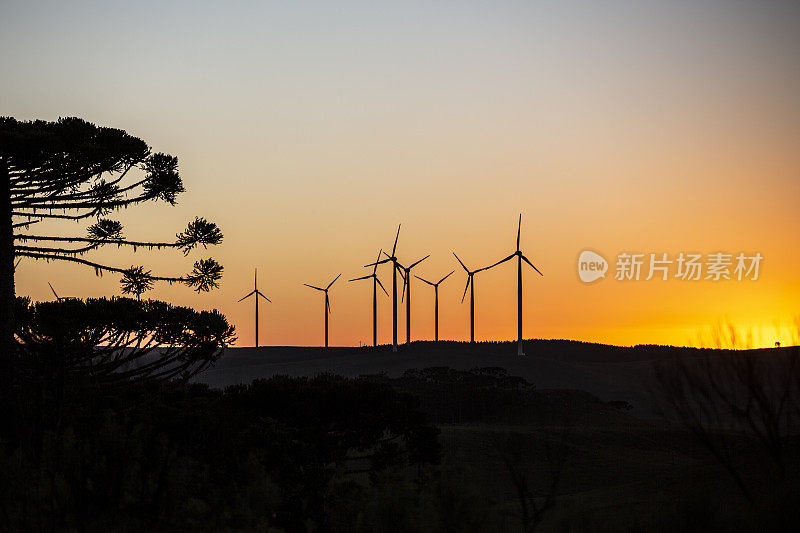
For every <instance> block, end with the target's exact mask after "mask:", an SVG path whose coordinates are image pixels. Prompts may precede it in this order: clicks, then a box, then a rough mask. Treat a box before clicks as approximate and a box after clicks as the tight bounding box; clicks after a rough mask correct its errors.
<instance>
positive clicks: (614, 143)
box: [0, 0, 800, 346]
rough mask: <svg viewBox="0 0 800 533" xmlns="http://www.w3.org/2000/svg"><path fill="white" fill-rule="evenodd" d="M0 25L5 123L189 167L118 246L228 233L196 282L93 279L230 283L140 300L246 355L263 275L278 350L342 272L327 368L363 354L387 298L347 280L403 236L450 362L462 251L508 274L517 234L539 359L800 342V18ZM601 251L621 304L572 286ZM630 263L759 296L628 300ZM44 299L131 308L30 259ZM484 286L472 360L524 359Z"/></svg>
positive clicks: (434, 9) (389, 18)
mask: <svg viewBox="0 0 800 533" xmlns="http://www.w3.org/2000/svg"><path fill="white" fill-rule="evenodd" d="M2 13H3V14H2V17H0V45H1V46H2V50H3V53H2V54H0V76H2V82H3V83H2V86H3V88H2V91H0V115H8V116H13V117H15V118H17V119H20V120H30V119H46V120H55V119H57V118H58V117H59V116H78V117H81V118H84V119H86V120H89V121H91V122H93V123H95V124H98V125H102V126H111V127H116V128H122V129H125V130H127V131H128V132H129V133H131V134H133V135H136V136H138V137H141V138H142V139H144V140H145V141H146V142H147V143H148V144H149V145H150V146H152V148H153V150H155V151H163V152H167V153H170V154H173V155H176V156H178V158H179V161H180V170H181V175H182V177H183V180H184V184H185V186H186V189H187V192H186V193H184V194H183V195H182V196H181V197H180V198H179V204H178V206H177V207H170V206H168V205H164V204H149V205H147V206H145V207H140V208H136V209H131V210H129V211H125V212H122V213H120V214H119V215H118V216H117V217H116V218H119V219H120V220H121V221H123V223H125V225H126V235H127V236H128V237H129V238H131V239H155V240H161V239H170V238H172V237H173V236H174V234H175V233H176V232H178V231H181V230H182V229H183V228H184V227H185V225H186V223H187V222H188V221H190V220H191V219H193V218H194V216H196V215H199V216H204V217H207V218H209V219H210V220H213V221H215V222H217V223H218V224H219V225H220V227H221V228H222V230H223V232H224V234H225V241H224V243H223V244H222V245H220V246H217V247H213V248H211V249H209V250H208V251H202V250H201V251H200V252H193V253H192V254H191V255H190V256H189V257H187V258H184V257H183V255H182V254H181V253H180V252H177V251H166V252H147V251H139V252H137V253H136V254H133V253H126V252H120V251H119V250H117V249H116V248H113V249H107V250H104V251H102V252H101V253H98V254H96V255H95V256H93V258H94V259H97V260H98V261H101V262H103V261H104V262H107V263H110V264H113V265H115V266H122V267H127V266H130V265H139V264H143V265H146V266H147V267H148V268H152V269H153V272H154V273H166V274H182V273H186V272H188V271H189V270H190V269H191V265H192V263H193V261H194V260H196V259H199V258H202V257H209V256H210V257H214V258H216V259H218V260H219V261H220V262H221V263H222V264H223V265H224V267H225V274H224V278H223V280H222V285H221V287H220V289H218V290H216V291H214V292H211V293H208V294H199V295H198V294H196V293H194V292H192V291H191V289H188V288H186V287H182V286H173V287H169V286H166V285H159V286H158V287H157V289H156V290H154V291H152V292H150V293H149V296H150V297H152V298H158V299H163V300H167V301H171V302H173V303H176V304H181V305H189V306H192V307H196V308H201V309H208V308H217V309H219V310H221V311H222V312H223V313H224V314H225V315H226V316H227V317H228V318H229V320H230V321H231V322H232V323H233V324H235V326H236V328H237V333H238V336H239V341H238V343H237V344H238V345H240V346H248V345H252V343H253V304H252V300H249V301H247V302H243V303H236V301H237V300H238V299H239V298H240V297H242V296H244V295H245V294H247V293H248V292H249V291H251V290H252V285H253V269H254V268H255V267H257V268H258V269H259V288H260V290H261V291H262V292H263V293H264V294H266V295H267V296H269V297H270V299H272V302H273V303H271V304H268V303H264V304H263V306H262V307H261V318H262V321H261V329H260V339H261V342H262V344H278V345H316V344H321V343H322V325H323V316H322V312H323V297H322V295H321V294H320V293H318V292H317V291H313V290H311V289H308V288H306V287H303V286H302V284H303V283H310V284H314V285H325V284H327V283H328V282H330V280H332V279H333V278H334V277H335V276H336V275H337V274H339V273H340V272H341V273H342V274H343V275H342V278H341V279H340V280H339V281H337V283H336V284H335V285H334V287H333V288H332V289H331V303H332V307H333V315H332V317H331V325H330V340H331V344H333V345H358V344H359V342H371V297H372V296H371V294H372V287H371V284H370V283H366V282H359V283H348V282H347V281H346V280H347V279H349V278H354V277H357V276H361V275H365V274H368V273H369V272H368V270H367V269H364V268H362V265H365V264H367V263H369V262H371V261H374V258H375V256H376V254H377V252H378V249H379V248H384V249H387V248H391V245H392V242H393V240H394V233H395V231H396V229H397V224H399V223H402V224H403V226H402V230H401V232H400V239H399V243H398V256H399V258H400V259H401V261H405V262H413V261H416V260H417V259H419V258H421V257H423V256H425V255H426V254H429V253H430V254H431V257H430V258H429V259H428V260H426V261H425V262H423V263H422V264H421V265H420V266H419V267H418V271H417V273H418V274H419V275H420V276H423V277H426V278H427V279H439V278H440V277H442V276H443V275H445V274H446V273H448V272H449V271H450V270H452V269H457V270H456V273H455V274H454V275H453V276H451V278H450V279H448V280H447V281H446V282H445V283H444V284H443V285H442V288H441V289H440V336H441V337H442V338H447V339H458V340H463V339H467V338H468V337H469V322H468V321H469V306H468V302H467V301H465V302H464V303H463V304H462V303H461V295H462V293H463V290H464V284H465V282H466V276H465V275H464V272H463V271H462V270H461V268H460V267H459V266H458V264H457V262H456V260H455V258H454V257H453V254H452V252H453V251H455V252H456V253H457V254H458V255H459V257H461V258H462V259H463V260H464V261H465V262H466V263H467V265H468V266H469V267H470V268H478V267H482V266H487V265H488V264H490V263H493V262H495V261H497V260H499V259H501V258H503V257H505V256H506V255H508V254H509V253H511V252H513V251H514V244H515V238H516V229H517V217H518V216H519V214H520V213H522V217H523V218H522V250H523V251H524V252H525V253H526V255H527V256H528V257H529V258H530V259H531V260H532V261H533V262H534V263H535V264H536V265H537V267H539V269H540V270H541V271H542V272H543V273H544V277H539V276H538V274H536V273H535V272H533V270H531V269H527V270H525V272H524V275H525V289H524V305H525V327H524V335H525V337H526V338H567V339H578V340H586V341H598V342H606V343H614V344H621V345H632V344H641V343H669V344H678V345H689V344H696V343H697V342H698V340H697V337H698V333H699V332H701V331H703V330H705V329H707V328H709V327H712V326H714V325H715V324H718V323H720V322H721V321H725V322H730V323H731V324H734V325H736V326H737V327H738V328H740V330H741V331H742V332H743V333H747V332H750V333H752V335H753V341H752V344H753V345H757V346H772V345H773V344H774V342H775V341H781V342H782V343H784V344H789V343H791V342H793V340H794V342H797V339H798V333H799V332H798V330H800V323H798V324H797V325H795V326H792V325H791V324H792V321H793V320H795V317H798V316H800V305H798V302H800V249H798V248H799V246H798V245H800V239H798V234H799V233H800V149H799V148H798V147H800V4H798V3H795V2H788V1H786V2H781V1H776V2H756V1H752V2H748V1H729V0H719V1H704V2H689V1H675V2H665V1H661V2H650V1H640V0H637V1H633V0H631V1H614V2H588V1H587V2H564V1H558V2H556V1H553V2H533V1H525V2H503V1H496V0H495V1H491V2H471V1H470V2H441V1H431V0H429V1H425V2H415V1H414V2H412V1H406V2H395V3H392V4H387V3H379V2H366V1H365V2H348V1H340V2H322V1H320V2H235V1H234V2H218V3H209V2H146V1H141V2H79V1H75V2H31V1H26V2H22V1H19V2H16V1H11V2H4V6H3V9H2ZM86 225H87V224H81V225H73V224H70V225H67V226H66V229H64V230H63V231H69V232H76V233H79V234H83V233H84V231H85V226H86ZM40 226H41V225H40ZM51 227H52V228H53V229H52V231H62V228H64V226H51ZM39 229H41V228H37V230H39ZM585 249H590V250H594V251H597V252H599V253H601V254H602V255H603V256H605V257H606V259H608V260H609V262H610V263H611V270H610V271H609V273H608V274H607V276H606V279H604V280H600V281H596V282H594V283H592V284H585V283H583V282H581V281H580V279H579V278H578V273H577V258H578V255H579V254H580V252H581V251H582V250H585ZM621 252H638V253H644V254H649V253H651V252H652V253H657V254H659V255H660V254H662V253H668V254H669V255H670V256H671V257H672V258H673V259H674V257H675V256H677V254H679V253H680V252H697V253H702V254H711V253H716V252H726V253H731V254H734V255H735V254H738V253H739V252H744V253H745V254H746V255H752V254H755V253H756V252H758V253H760V254H761V255H762V256H763V257H764V259H763V261H762V263H761V268H760V275H759V279H758V280H757V281H749V280H746V281H741V282H739V281H735V280H731V281H717V282H715V281H695V282H692V281H681V280H675V279H671V280H669V281H661V280H660V279H659V280H656V279H654V280H651V281H644V280H641V281H616V280H614V272H613V268H614V262H615V260H616V256H617V254H619V253H621ZM379 273H380V274H381V279H382V281H383V283H384V285H385V286H386V288H387V289H389V290H390V292H391V289H390V279H391V277H390V274H391V272H390V269H389V268H388V266H384V267H382V268H381V269H380V270H379ZM48 281H50V282H51V283H52V284H53V285H54V286H55V287H56V289H57V290H59V291H60V293H61V295H63V296H80V297H89V296H109V295H115V294H119V283H118V281H119V277H118V276H116V275H106V276H104V277H103V278H98V277H95V275H94V272H93V271H92V270H91V269H89V268H83V267H80V266H76V265H69V264H45V263H37V262H33V261H30V260H24V261H23V262H22V264H21V265H20V267H19V269H18V271H17V276H16V283H17V293H18V294H20V295H29V296H31V297H32V298H33V299H49V298H51V294H50V290H49V288H48V286H47V282H48ZM416 281H417V280H415V282H416ZM476 282H477V283H476V338H477V339H480V340H485V339H512V338H515V337H516V270H515V266H512V263H511V262H509V263H507V264H505V265H502V266H501V267H498V268H496V269H493V270H491V271H488V272H483V273H480V274H478V275H477V276H476ZM381 294H382V293H381ZM390 303H391V299H390V298H386V297H385V296H381V297H380V299H379V320H380V322H379V326H378V328H379V341H380V342H384V343H385V342H390V341H391V308H390ZM399 315H400V317H401V323H400V332H401V333H400V337H401V339H402V338H404V337H405V335H404V331H405V330H404V323H403V317H404V312H402V311H401V312H400V313H399ZM413 316H414V329H413V337H414V338H415V339H428V338H432V336H433V290H432V289H431V288H430V287H427V286H425V285H423V284H422V283H421V282H416V284H415V286H414V298H413Z"/></svg>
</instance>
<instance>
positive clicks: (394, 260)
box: [364, 224, 402, 352]
mask: <svg viewBox="0 0 800 533" xmlns="http://www.w3.org/2000/svg"><path fill="white" fill-rule="evenodd" d="M398 237H400V224H398V225H397V235H395V237H394V246H392V255H389V254H387V253H386V252H383V253H384V255H386V259H383V260H379V261H375V262H374V263H370V264H368V265H364V266H365V267H371V266H375V265H381V264H383V263H387V262H389V261H391V262H392V351H393V352H396V351H397V271H398V270H399V269H400V266H399V265H398V264H397V257H396V256H395V252H396V251H397V239H398ZM379 257H380V256H379ZM400 273H401V275H402V271H401V272H400Z"/></svg>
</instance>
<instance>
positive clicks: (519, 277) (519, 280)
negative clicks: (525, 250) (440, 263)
mask: <svg viewBox="0 0 800 533" xmlns="http://www.w3.org/2000/svg"><path fill="white" fill-rule="evenodd" d="M521 230H522V214H521V213H520V215H519V224H518V225H517V251H516V252H514V253H513V254H511V255H509V256H508V257H506V258H505V259H502V260H500V261H498V262H497V263H495V264H493V265H492V266H490V267H489V268H492V267H496V266H497V265H499V264H501V263H505V262H506V261H508V260H509V259H513V258H514V257H515V256H516V258H517V355H525V353H524V352H523V351H522V262H523V261H525V262H526V263H528V264H529V265H530V266H531V268H533V269H534V270H535V271H536V272H539V269H538V268H536V267H535V266H533V263H531V262H530V261H528V258H527V257H525V256H524V255H522V252H521V251H520V250H519V236H520V232H521ZM539 275H540V276H544V274H542V273H541V272H539Z"/></svg>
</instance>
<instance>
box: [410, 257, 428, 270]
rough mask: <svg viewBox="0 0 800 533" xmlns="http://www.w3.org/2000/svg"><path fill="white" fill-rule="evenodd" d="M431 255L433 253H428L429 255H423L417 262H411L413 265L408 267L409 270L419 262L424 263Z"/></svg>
mask: <svg viewBox="0 0 800 533" xmlns="http://www.w3.org/2000/svg"><path fill="white" fill-rule="evenodd" d="M430 256H431V254H428V255H426V256H425V257H423V258H422V259H420V260H419V261H417V262H416V263H412V264H411V266H410V267H408V269H409V270H411V269H412V268H414V267H415V266H417V265H418V264H420V263H422V262H423V261H425V260H426V259H427V258H429V257H430Z"/></svg>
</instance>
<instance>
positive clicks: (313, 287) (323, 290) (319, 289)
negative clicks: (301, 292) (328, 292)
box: [303, 283, 325, 292]
mask: <svg viewBox="0 0 800 533" xmlns="http://www.w3.org/2000/svg"><path fill="white" fill-rule="evenodd" d="M303 285H305V286H306V287H311V288H312V289H317V290H318V291H322V292H325V289H321V288H319V287H315V286H313V285H309V284H308V283H303Z"/></svg>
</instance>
